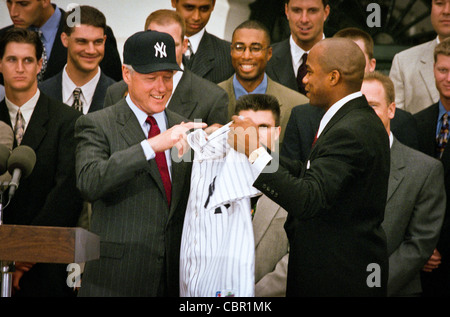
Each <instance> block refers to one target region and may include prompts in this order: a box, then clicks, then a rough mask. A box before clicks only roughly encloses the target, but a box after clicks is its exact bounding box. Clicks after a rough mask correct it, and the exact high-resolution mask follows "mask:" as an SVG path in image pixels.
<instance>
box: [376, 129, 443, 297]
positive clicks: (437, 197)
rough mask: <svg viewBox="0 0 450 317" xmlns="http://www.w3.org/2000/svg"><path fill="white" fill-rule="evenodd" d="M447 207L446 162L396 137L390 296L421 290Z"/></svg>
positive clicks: (388, 225) (389, 213) (387, 226)
mask: <svg viewBox="0 0 450 317" xmlns="http://www.w3.org/2000/svg"><path fill="white" fill-rule="evenodd" d="M445 208H446V194H445V187H444V170H443V166H442V164H441V163H440V162H439V161H438V160H436V159H434V158H432V157H430V156H427V155H425V154H423V153H421V152H418V151H416V150H414V149H411V148H409V147H407V146H405V145H403V144H402V143H400V142H399V141H397V139H395V138H394V142H393V144H392V148H391V170H390V175H389V187H388V194H387V203H386V211H385V215H384V221H383V224H382V227H383V229H384V231H385V233H386V238H387V248H388V254H389V280H388V296H411V295H417V294H420V293H421V291H422V288H421V282H420V271H421V269H422V267H423V265H424V264H425V263H426V262H427V261H428V258H429V257H430V256H431V254H432V253H433V250H434V248H435V247H436V244H437V241H438V238H439V233H440V229H441V226H442V222H443V219H444V213H445Z"/></svg>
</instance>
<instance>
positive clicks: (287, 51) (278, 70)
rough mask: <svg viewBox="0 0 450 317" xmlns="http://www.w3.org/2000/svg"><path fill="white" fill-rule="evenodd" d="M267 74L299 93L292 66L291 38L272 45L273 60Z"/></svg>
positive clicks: (269, 63) (269, 64)
mask: <svg viewBox="0 0 450 317" xmlns="http://www.w3.org/2000/svg"><path fill="white" fill-rule="evenodd" d="M266 73H267V75H269V77H270V78H272V79H273V80H275V81H276V82H278V83H280V84H282V85H284V86H286V87H289V88H291V89H293V90H295V91H299V90H298V86H297V79H296V74H295V72H294V68H293V66H292V55H291V47H290V45H289V38H288V39H286V40H283V41H281V42H278V43H275V44H273V45H272V58H271V59H270V60H269V62H268V63H267V68H266Z"/></svg>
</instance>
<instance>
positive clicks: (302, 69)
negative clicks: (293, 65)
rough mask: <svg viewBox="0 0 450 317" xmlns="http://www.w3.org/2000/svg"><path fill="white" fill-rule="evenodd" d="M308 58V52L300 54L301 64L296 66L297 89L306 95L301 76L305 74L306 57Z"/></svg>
mask: <svg viewBox="0 0 450 317" xmlns="http://www.w3.org/2000/svg"><path fill="white" fill-rule="evenodd" d="M307 58H308V53H304V54H303V56H302V64H301V65H300V66H299V68H298V72H297V86H298V91H299V92H300V93H302V94H304V95H306V91H305V84H303V77H305V75H306V59H307Z"/></svg>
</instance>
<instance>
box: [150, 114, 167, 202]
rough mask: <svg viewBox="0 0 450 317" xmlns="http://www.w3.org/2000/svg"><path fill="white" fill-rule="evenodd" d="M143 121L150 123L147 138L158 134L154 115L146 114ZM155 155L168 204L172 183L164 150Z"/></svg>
mask: <svg viewBox="0 0 450 317" xmlns="http://www.w3.org/2000/svg"><path fill="white" fill-rule="evenodd" d="M145 122H147V123H148V124H150V132H149V133H148V138H149V139H150V138H152V137H154V136H156V135H158V134H159V133H160V132H161V131H160V130H159V127H158V124H157V123H156V120H155V118H154V117H152V116H148V117H147V120H145ZM155 155H156V156H155V161H156V165H158V169H159V174H160V175H161V179H162V182H163V185H164V189H165V191H166V197H167V202H168V204H169V206H170V199H171V197H172V184H171V182H170V175H169V168H168V166H167V161H166V155H165V154H164V152H158V153H155Z"/></svg>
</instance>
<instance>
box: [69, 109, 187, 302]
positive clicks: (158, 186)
mask: <svg viewBox="0 0 450 317" xmlns="http://www.w3.org/2000/svg"><path fill="white" fill-rule="evenodd" d="M165 112H166V115H167V121H168V127H171V126H173V125H175V124H178V123H180V122H181V121H187V120H186V119H185V118H183V117H181V116H179V115H178V114H176V113H174V112H172V111H170V110H165ZM75 135H76V138H77V140H78V141H79V144H78V147H77V153H76V156H77V161H76V172H77V186H78V187H79V189H80V191H81V192H82V194H83V196H84V197H85V198H86V199H87V200H88V201H90V202H92V210H93V214H92V222H91V231H93V232H94V233H96V234H98V235H99V236H100V240H101V242H100V259H99V260H97V261H92V262H88V263H87V264H86V268H85V272H84V275H83V281H82V285H81V289H80V293H79V294H80V296H178V290H179V286H178V284H179V278H178V274H179V248H180V243H181V232H182V227H183V220H184V212H185V209H186V204H187V199H188V195H189V190H188V189H189V183H190V169H191V164H190V163H187V162H186V161H181V162H175V161H173V160H172V202H171V205H170V207H169V206H168V204H167V200H166V198H165V194H164V188H163V184H162V181H161V177H160V175H159V171H158V168H157V165H156V162H155V160H150V161H147V160H146V158H145V155H144V152H143V150H142V147H141V145H140V142H141V141H142V140H144V139H146V136H145V135H144V133H143V131H142V129H141V127H140V125H139V123H138V120H137V119H136V116H135V115H134V113H133V112H132V110H131V109H130V107H129V106H128V104H127V102H126V101H125V100H121V101H120V102H118V103H117V104H115V105H113V106H110V107H107V108H105V109H103V110H100V111H96V112H94V113H91V114H87V115H85V116H82V117H80V119H79V120H78V121H77V123H76V132H75Z"/></svg>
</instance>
